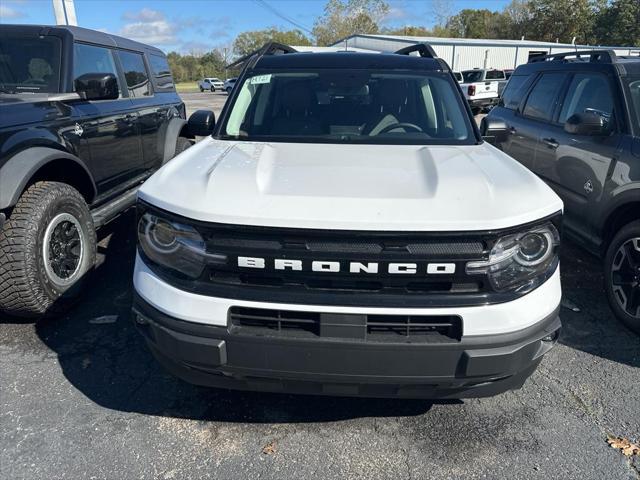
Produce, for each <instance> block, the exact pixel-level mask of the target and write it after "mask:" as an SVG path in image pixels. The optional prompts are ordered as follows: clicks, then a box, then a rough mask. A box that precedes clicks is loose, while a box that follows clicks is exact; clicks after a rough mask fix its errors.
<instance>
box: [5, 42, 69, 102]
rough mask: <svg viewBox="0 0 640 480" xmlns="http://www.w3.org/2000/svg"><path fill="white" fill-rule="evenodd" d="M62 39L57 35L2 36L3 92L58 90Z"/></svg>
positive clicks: (52, 91)
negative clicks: (34, 36) (36, 36)
mask: <svg viewBox="0 0 640 480" xmlns="http://www.w3.org/2000/svg"><path fill="white" fill-rule="evenodd" d="M60 48H61V41H60V39H59V38H56V37H41V38H32V37H24V36H11V35H3V36H2V37H0V89H1V91H2V92H3V93H24V92H32V93H38V92H47V93H57V92H58V89H59V87H60Z"/></svg>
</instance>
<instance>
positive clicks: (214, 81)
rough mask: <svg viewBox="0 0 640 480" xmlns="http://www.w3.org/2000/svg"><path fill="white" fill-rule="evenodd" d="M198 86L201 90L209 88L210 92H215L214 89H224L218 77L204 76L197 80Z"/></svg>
mask: <svg viewBox="0 0 640 480" xmlns="http://www.w3.org/2000/svg"><path fill="white" fill-rule="evenodd" d="M198 87H199V88H200V91H201V92H204V91H205V90H210V91H212V92H215V91H216V90H218V91H222V90H224V82H223V81H222V80H220V79H219V78H215V77H205V78H203V79H202V80H200V81H199V82H198Z"/></svg>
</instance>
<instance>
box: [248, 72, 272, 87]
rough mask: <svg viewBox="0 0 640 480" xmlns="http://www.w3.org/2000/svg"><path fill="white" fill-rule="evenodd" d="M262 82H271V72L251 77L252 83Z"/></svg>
mask: <svg viewBox="0 0 640 480" xmlns="http://www.w3.org/2000/svg"><path fill="white" fill-rule="evenodd" d="M261 83H271V74H270V73H269V74H267V75H257V76H255V77H251V85H259V84H261Z"/></svg>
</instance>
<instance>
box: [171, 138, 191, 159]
mask: <svg viewBox="0 0 640 480" xmlns="http://www.w3.org/2000/svg"><path fill="white" fill-rule="evenodd" d="M192 145H193V141H191V140H189V139H188V138H184V137H178V140H176V154H175V156H178V155H179V154H181V153H182V152H184V151H185V150H186V149H188V148H189V147H191V146H192Z"/></svg>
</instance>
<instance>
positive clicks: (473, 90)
mask: <svg viewBox="0 0 640 480" xmlns="http://www.w3.org/2000/svg"><path fill="white" fill-rule="evenodd" d="M467 94H468V95H469V96H470V97H473V96H474V95H475V94H476V86H475V85H469V88H468V89H467Z"/></svg>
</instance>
